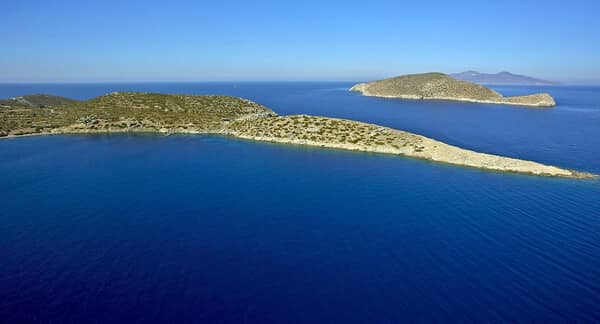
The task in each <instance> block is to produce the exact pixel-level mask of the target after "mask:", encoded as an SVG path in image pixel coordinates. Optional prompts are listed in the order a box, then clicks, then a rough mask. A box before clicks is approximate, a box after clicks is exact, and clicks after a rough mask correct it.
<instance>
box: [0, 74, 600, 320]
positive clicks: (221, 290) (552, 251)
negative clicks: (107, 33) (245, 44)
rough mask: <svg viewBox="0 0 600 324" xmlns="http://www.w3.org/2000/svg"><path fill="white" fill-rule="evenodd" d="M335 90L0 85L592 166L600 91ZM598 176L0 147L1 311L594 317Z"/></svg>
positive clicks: (178, 151) (225, 145)
mask: <svg viewBox="0 0 600 324" xmlns="http://www.w3.org/2000/svg"><path fill="white" fill-rule="evenodd" d="M348 85H349V84H346V83H239V84H233V83H210V84H209V83H198V84H192V83H185V84H184V83H182V84H100V85H97V84H95V85H92V84H89V85H68V84H67V85H2V86H0V97H7V96H15V95H20V94H25V93H32V92H46V93H48V92H49V93H54V94H60V95H67V96H71V97H76V98H81V99H83V98H88V97H92V96H96V95H100V94H102V93H105V92H109V91H115V90H143V91H160V92H171V93H192V94H203V93H219V94H230V95H238V96H244V97H247V98H250V99H252V100H256V101H258V102H259V103H262V104H264V105H266V106H269V107H270V108H272V109H274V110H275V111H276V112H278V113H280V114H290V113H310V114H318V115H327V116H336V117H346V118H353V119H358V120H363V121H368V122H376V123H379V124H383V125H387V126H392V127H396V128H401V129H406V130H409V131H413V132H416V133H420V134H423V135H426V136H429V137H433V138H436V139H440V140H443V141H446V142H449V143H452V144H457V145H460V146H462V147H466V148H472V149H477V150H480V151H485V152H491V153H497V154H503V155H509V156H513V157H519V158H526V159H533V160H536V161H541V162H546V163H551V164H556V165H560V166H564V167H569V168H576V169H579V170H582V171H588V172H595V173H600V162H599V161H600V88H594V87H549V88H539V87H536V88H531V87H529V88H518V87H503V88H499V90H501V91H502V92H504V93H507V94H520V93H525V92H529V91H534V90H535V91H537V90H544V91H549V92H551V93H552V94H553V95H554V96H555V97H556V99H557V102H558V104H559V106H558V107H556V108H554V109H552V110H537V109H526V108H518V107H505V106H494V105H478V104H461V103H449V102H418V101H400V100H385V99H376V98H365V97H360V96H358V95H356V94H353V93H349V92H347V91H346V90H345V89H347V86H348ZM599 256H600V182H599V181H598V180H589V181H588V180H586V181H578V180H568V179H553V178H539V177H532V176H521V175H513V174H503V173H493V172H485V171H481V170H476V169H468V168H460V167H452V166H448V165H443V164H436V163H429V162H424V161H419V160H414V159H408V158H402V157H395V156H387V155H379V154H361V153H355V152H345V151H338V150H328V149H316V148H306V147H300V146H288V145H277V144H268V143H258V142H251V141H244V140H238V139H232V138H225V137H218V136H170V137H161V136H151V135H148V136H128V135H122V136H48V137H30V138H19V139H9V140H6V139H4V140H0V260H1V263H0V322H11V323H12V322H22V321H34V322H35V321H41V322H49V321H54V322H89V321H92V322H94V321H96V322H139V321H142V322H151V321H160V322H169V321H174V322H222V323H239V322H298V323H304V322H311V323H312V322H406V321H411V322H431V321H438V322H439V321H450V320H452V321H463V322H464V321H492V322H504V321H538V322H564V321H567V320H578V321H582V322H594V321H598V320H600V308H599V307H598V305H600V257H599Z"/></svg>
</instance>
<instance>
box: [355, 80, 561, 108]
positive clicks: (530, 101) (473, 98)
mask: <svg viewBox="0 0 600 324" xmlns="http://www.w3.org/2000/svg"><path fill="white" fill-rule="evenodd" d="M350 90H351V91H357V92H360V93H362V94H363V95H364V96H370V97H382V98H398V99H419V100H451V101H466V102H477V103H489V104H502V105H516V106H528V107H553V106H555V105H556V103H555V102H554V98H552V96H550V95H549V94H547V93H538V94H531V95H527V96H517V97H504V96H503V95H501V94H500V93H498V92H496V91H494V90H492V89H490V88H487V87H485V86H482V85H479V84H476V83H472V82H469V81H462V80H456V79H454V78H452V77H451V76H449V75H446V74H443V73H423V74H410V75H403V76H399V77H395V78H390V79H385V80H379V81H372V82H368V83H359V84H356V85H354V86H353V87H352V88H351V89H350Z"/></svg>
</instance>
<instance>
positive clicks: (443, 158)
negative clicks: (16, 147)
mask: <svg viewBox="0 0 600 324" xmlns="http://www.w3.org/2000/svg"><path fill="white" fill-rule="evenodd" d="M393 131H395V130H393ZM399 132H401V131H399ZM94 134H106V135H125V134H134V135H135V134H136V135H141V134H152V135H162V136H169V135H217V136H224V137H231V138H236V139H244V140H251V141H257V142H267V143H277V144H286V145H296V146H310V147H315V148H329V149H338V150H344V151H354V152H365V153H378V154H387V155H398V156H403V157H407V158H414V159H419V160H424V161H429V162H434V163H443V164H447V165H453V166H461V167H467V168H474V169H480V170H485V171H495V172H507V173H514V174H524V175H533V176H543V177H560V178H571V179H593V178H597V177H598V176H597V175H595V174H592V173H587V172H579V171H575V170H570V169H563V168H560V167H556V166H551V165H545V164H541V163H537V162H533V161H527V160H521V159H516V158H510V157H503V156H498V155H493V154H487V153H479V152H475V151H471V150H467V149H463V148H459V147H456V146H452V145H449V144H445V143H443V142H439V141H436V140H433V139H430V138H427V137H424V136H421V135H414V136H418V137H420V138H421V139H423V140H425V141H427V142H429V143H427V144H428V146H430V147H431V145H433V146H437V147H439V148H442V150H444V151H438V152H437V154H433V155H428V154H427V153H424V154H419V152H416V153H413V154H410V153H409V152H406V151H402V150H400V149H395V148H390V147H378V146H363V145H352V144H342V143H328V142H321V141H311V140H299V139H289V138H278V137H267V136H265V137H261V136H250V135H244V134H239V133H236V132H232V131H231V130H228V129H222V130H220V131H195V130H186V131H183V130H175V131H172V132H160V131H156V130H150V129H143V130H85V131H65V132H58V131H56V132H46V133H34V134H23V135H9V136H4V137H0V139H18V138H24V137H33V136H52V135H94ZM448 150H450V151H454V152H453V153H454V154H458V155H459V156H460V157H457V158H451V159H450V158H448V155H447V151H448ZM469 156H476V157H479V158H482V159H483V160H482V161H479V162H478V161H477V160H474V159H469V158H468V157H469ZM492 161H493V162H496V163H493V164H492V163H490V162H492ZM499 161H502V162H503V163H498V162H499Z"/></svg>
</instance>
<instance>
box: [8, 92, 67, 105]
mask: <svg viewBox="0 0 600 324" xmlns="http://www.w3.org/2000/svg"><path fill="white" fill-rule="evenodd" d="M74 102H76V100H73V99H70V98H65V97H60V96H53V95H47V94H33V95H27V96H20V97H13V98H9V99H2V100H0V108H19V107H23V108H52V107H59V106H64V105H68V104H72V103H74Z"/></svg>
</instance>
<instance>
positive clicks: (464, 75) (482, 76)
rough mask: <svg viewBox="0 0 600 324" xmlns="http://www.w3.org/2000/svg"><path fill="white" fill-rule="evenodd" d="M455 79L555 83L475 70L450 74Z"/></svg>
mask: <svg viewBox="0 0 600 324" xmlns="http://www.w3.org/2000/svg"><path fill="white" fill-rule="evenodd" d="M450 76H451V77H453V78H455V79H457V80H463V81H470V82H474V83H479V84H496V85H556V83H555V82H552V81H548V80H542V79H537V78H533V77H530V76H526V75H520V74H514V73H510V72H499V73H480V72H477V71H466V72H461V73H453V74H450Z"/></svg>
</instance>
